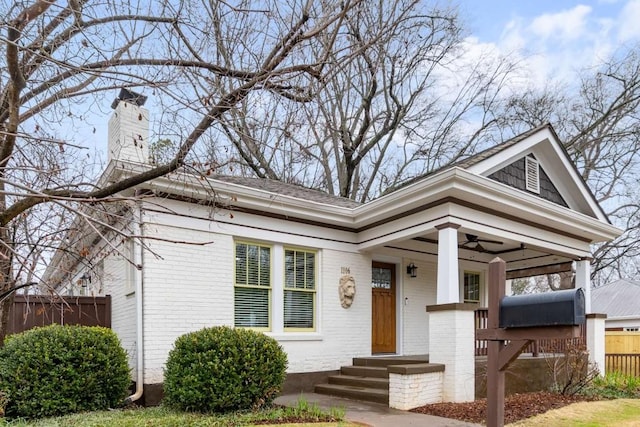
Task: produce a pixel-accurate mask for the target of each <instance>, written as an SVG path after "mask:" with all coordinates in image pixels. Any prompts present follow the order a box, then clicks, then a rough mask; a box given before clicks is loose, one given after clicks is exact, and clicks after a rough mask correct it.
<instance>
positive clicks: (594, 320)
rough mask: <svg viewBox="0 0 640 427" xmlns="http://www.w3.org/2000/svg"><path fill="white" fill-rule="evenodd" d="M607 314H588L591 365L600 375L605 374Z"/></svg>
mask: <svg viewBox="0 0 640 427" xmlns="http://www.w3.org/2000/svg"><path fill="white" fill-rule="evenodd" d="M606 319H607V315H606V314H587V325H586V326H587V351H588V352H589V363H590V364H593V365H594V366H595V367H596V368H598V371H599V372H600V375H602V376H604V374H605V372H604V371H605V320H606Z"/></svg>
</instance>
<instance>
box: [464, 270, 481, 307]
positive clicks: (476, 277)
mask: <svg viewBox="0 0 640 427" xmlns="http://www.w3.org/2000/svg"><path fill="white" fill-rule="evenodd" d="M464 300H465V301H480V274H478V273H466V272H465V273H464Z"/></svg>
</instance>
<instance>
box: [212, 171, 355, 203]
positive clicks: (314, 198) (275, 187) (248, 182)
mask: <svg viewBox="0 0 640 427" xmlns="http://www.w3.org/2000/svg"><path fill="white" fill-rule="evenodd" d="M211 178H212V179H214V180H217V181H222V182H228V183H230V184H237V185H242V186H244V187H249V188H256V189H259V190H263V191H268V192H270V193H275V194H279V195H285V196H291V197H295V198H298V199H302V200H308V201H311V202H316V203H323V204H326V205H331V206H339V207H343V208H355V207H358V206H360V205H361V203H359V202H356V201H355V200H351V199H348V198H346V197H340V196H332V195H331V194H328V193H325V192H324V191H321V190H314V189H311V188H306V187H303V186H301V185H296V184H287V183H285V182H282V181H275V180H272V179H263V178H248V177H241V176H229V175H215V176H212V177H211Z"/></svg>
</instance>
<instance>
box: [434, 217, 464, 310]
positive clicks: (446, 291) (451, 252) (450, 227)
mask: <svg viewBox="0 0 640 427" xmlns="http://www.w3.org/2000/svg"><path fill="white" fill-rule="evenodd" d="M436 228H437V229H438V278H437V291H436V303H437V304H454V303H459V302H460V279H459V272H458V228H460V226H459V225H458V224H452V223H450V222H448V223H446V224H441V225H437V226H436Z"/></svg>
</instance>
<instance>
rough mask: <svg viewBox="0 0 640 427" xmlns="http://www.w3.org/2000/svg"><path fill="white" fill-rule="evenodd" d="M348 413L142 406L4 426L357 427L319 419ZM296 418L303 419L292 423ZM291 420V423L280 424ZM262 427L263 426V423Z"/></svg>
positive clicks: (297, 409)
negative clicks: (212, 411) (199, 410)
mask: <svg viewBox="0 0 640 427" xmlns="http://www.w3.org/2000/svg"><path fill="white" fill-rule="evenodd" d="M343 417H344V412H343V411H340V410H336V411H330V413H329V414H327V413H326V412H321V411H320V410H318V409H317V408H314V407H309V408H304V409H300V408H273V409H267V410H263V411H257V412H245V413H232V414H224V415H219V414H213V415H205V414H196V413H184V412H177V411H172V410H169V409H167V408H163V407H155V408H140V409H127V410H113V411H100V412H89V413H84V414H74V415H67V416H64V417H56V418H46V419H41V420H35V421H20V420H14V421H11V422H7V421H5V422H3V421H2V419H0V425H6V426H10V427H98V426H99V427H110V426H113V427H116V426H118V427H120V426H122V427H138V426H149V427H151V426H153V427H186V426H194V427H222V426H251V425H254V424H253V423H257V422H260V424H262V425H264V422H272V423H274V425H275V424H277V425H278V426H279V427H283V426H298V427H299V426H313V427H338V426H340V427H355V426H356V424H352V423H349V422H346V421H331V422H316V421H322V420H327V419H335V420H342V419H343ZM292 418H294V419H295V418H297V419H299V420H300V421H301V422H300V423H298V424H296V423H291V422H290V420H291V419H292ZM281 422H285V423H286V422H288V423H287V424H280V423H281ZM305 422H306V423H305ZM261 427H262V426H261Z"/></svg>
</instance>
